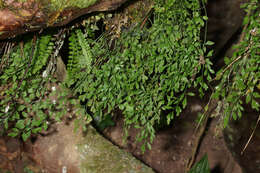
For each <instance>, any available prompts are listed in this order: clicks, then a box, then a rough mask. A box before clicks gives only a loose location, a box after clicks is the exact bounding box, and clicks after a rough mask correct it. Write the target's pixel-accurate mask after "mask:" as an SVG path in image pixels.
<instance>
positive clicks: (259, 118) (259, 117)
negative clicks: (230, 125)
mask: <svg viewBox="0 0 260 173" xmlns="http://www.w3.org/2000/svg"><path fill="white" fill-rule="evenodd" d="M259 121H260V114H259V116H258V119H257V122H256V125H255V128H254V130H253V132H252V134H251V135H250V137H249V139H248V141H247V143H246V145H245V147H244V148H243V150H242V151H241V155H243V153H244V151H245V150H246V148H247V146H248V144H249V142H250V141H251V139H252V137H253V136H254V133H255V130H256V128H257V125H258V124H259Z"/></svg>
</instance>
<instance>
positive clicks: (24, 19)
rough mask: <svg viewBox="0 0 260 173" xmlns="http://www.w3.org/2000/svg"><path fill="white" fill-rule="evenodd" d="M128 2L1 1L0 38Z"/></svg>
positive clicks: (42, 27) (116, 0) (92, 0)
mask: <svg viewBox="0 0 260 173" xmlns="http://www.w3.org/2000/svg"><path fill="white" fill-rule="evenodd" d="M126 1H127V0H66V1H63V0H26V1H24V0H23V1H21V0H20V1H14V0H0V39H6V38H13V37H15V36H16V35H18V34H22V33H26V32H30V31H36V30H41V29H44V28H46V27H55V26H63V25H65V24H67V23H69V22H71V21H72V20H74V19H76V18H77V17H79V16H82V15H84V14H88V13H91V12H94V11H109V10H114V9H116V8H118V7H119V6H120V5H122V4H123V3H124V2H126Z"/></svg>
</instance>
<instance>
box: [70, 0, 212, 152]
mask: <svg viewBox="0 0 260 173" xmlns="http://www.w3.org/2000/svg"><path fill="white" fill-rule="evenodd" d="M153 10H154V12H153V13H154V17H153V21H152V23H151V25H152V26H151V27H149V28H145V27H144V28H142V27H140V26H137V27H135V28H132V29H130V30H128V31H127V32H125V33H122V35H121V37H120V38H119V39H118V40H117V41H116V43H115V45H114V46H113V48H112V49H111V48H109V47H107V46H105V45H106V40H105V39H102V38H104V37H102V38H101V39H99V40H98V41H95V40H94V38H93V37H92V35H93V34H92V33H91V31H90V30H89V29H86V30H85V31H82V30H80V29H77V30H75V31H73V33H72V34H71V36H70V38H69V40H70V43H69V44H70V55H69V63H68V74H69V75H68V78H67V80H66V81H67V84H68V86H69V87H72V88H73V90H74V91H75V92H76V93H78V94H79V98H80V99H81V101H83V102H84V103H86V106H87V108H88V110H89V111H88V112H90V113H91V114H93V115H92V116H93V117H94V119H96V120H97V121H102V120H103V119H105V118H106V117H107V116H113V115H114V112H115V110H120V111H121V112H122V114H123V115H124V122H125V125H126V127H130V126H131V125H134V127H136V128H139V129H140V133H139V135H138V136H137V140H138V141H142V140H148V141H146V144H147V146H148V147H150V142H152V140H153V138H154V135H155V129H154V125H155V124H157V123H160V122H161V119H163V118H167V122H168V123H170V121H171V120H172V119H173V118H174V115H179V114H180V113H181V111H182V110H183V109H184V108H185V107H186V105H187V96H189V95H193V93H189V92H188V89H189V88H191V87H197V88H199V90H200V91H201V94H203V91H204V90H206V89H207V88H208V86H207V84H206V82H204V81H205V80H210V79H211V77H210V72H213V71H212V70H211V67H210V65H211V62H210V61H209V58H208V57H209V56H211V53H212V52H210V53H209V54H208V55H205V51H206V45H210V44H212V42H206V43H205V42H204V40H201V35H200V34H201V28H202V27H204V25H205V20H206V19H207V18H206V17H202V16H201V6H200V3H199V1H192V2H186V1H167V3H165V2H164V1H160V0H156V1H155V5H154V8H153ZM163 112H170V113H169V114H164V113H163ZM164 116H165V117H164ZM144 148H145V146H144V145H143V149H144Z"/></svg>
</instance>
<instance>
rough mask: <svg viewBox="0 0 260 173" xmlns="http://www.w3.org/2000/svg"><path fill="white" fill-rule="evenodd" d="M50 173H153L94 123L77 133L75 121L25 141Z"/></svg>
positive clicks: (37, 161)
mask: <svg viewBox="0 0 260 173" xmlns="http://www.w3.org/2000/svg"><path fill="white" fill-rule="evenodd" d="M26 148H27V152H28V153H29V154H30V157H31V159H33V160H34V161H35V162H36V163H37V164H38V165H40V166H41V168H42V170H44V171H45V172H47V173H57V172H62V173H72V172H73V173H153V171H152V169H151V168H149V167H147V166H145V165H144V164H143V163H141V162H140V161H139V160H137V159H135V158H134V157H133V156H131V154H129V153H127V152H125V151H123V150H121V149H119V148H118V147H116V146H114V145H113V144H112V143H111V142H109V141H108V140H106V139H105V138H104V137H102V136H101V135H100V134H99V133H98V132H97V131H96V130H95V129H94V128H93V127H92V126H90V125H89V126H88V127H87V130H86V132H85V133H83V132H82V131H81V130H79V131H78V132H76V133H75V132H74V123H73V122H71V123H69V124H65V123H59V124H57V126H56V130H55V132H53V133H51V134H49V135H46V136H44V137H43V136H42V137H38V138H37V139H36V141H35V142H34V143H27V144H26Z"/></svg>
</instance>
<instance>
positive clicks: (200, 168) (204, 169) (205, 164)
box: [189, 154, 210, 173]
mask: <svg viewBox="0 0 260 173" xmlns="http://www.w3.org/2000/svg"><path fill="white" fill-rule="evenodd" d="M189 173H210V170H209V161H208V156H207V154H205V155H204V156H203V157H202V159H201V160H200V161H199V162H198V163H196V164H195V165H194V166H193V167H192V168H191V170H190V171H189Z"/></svg>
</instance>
